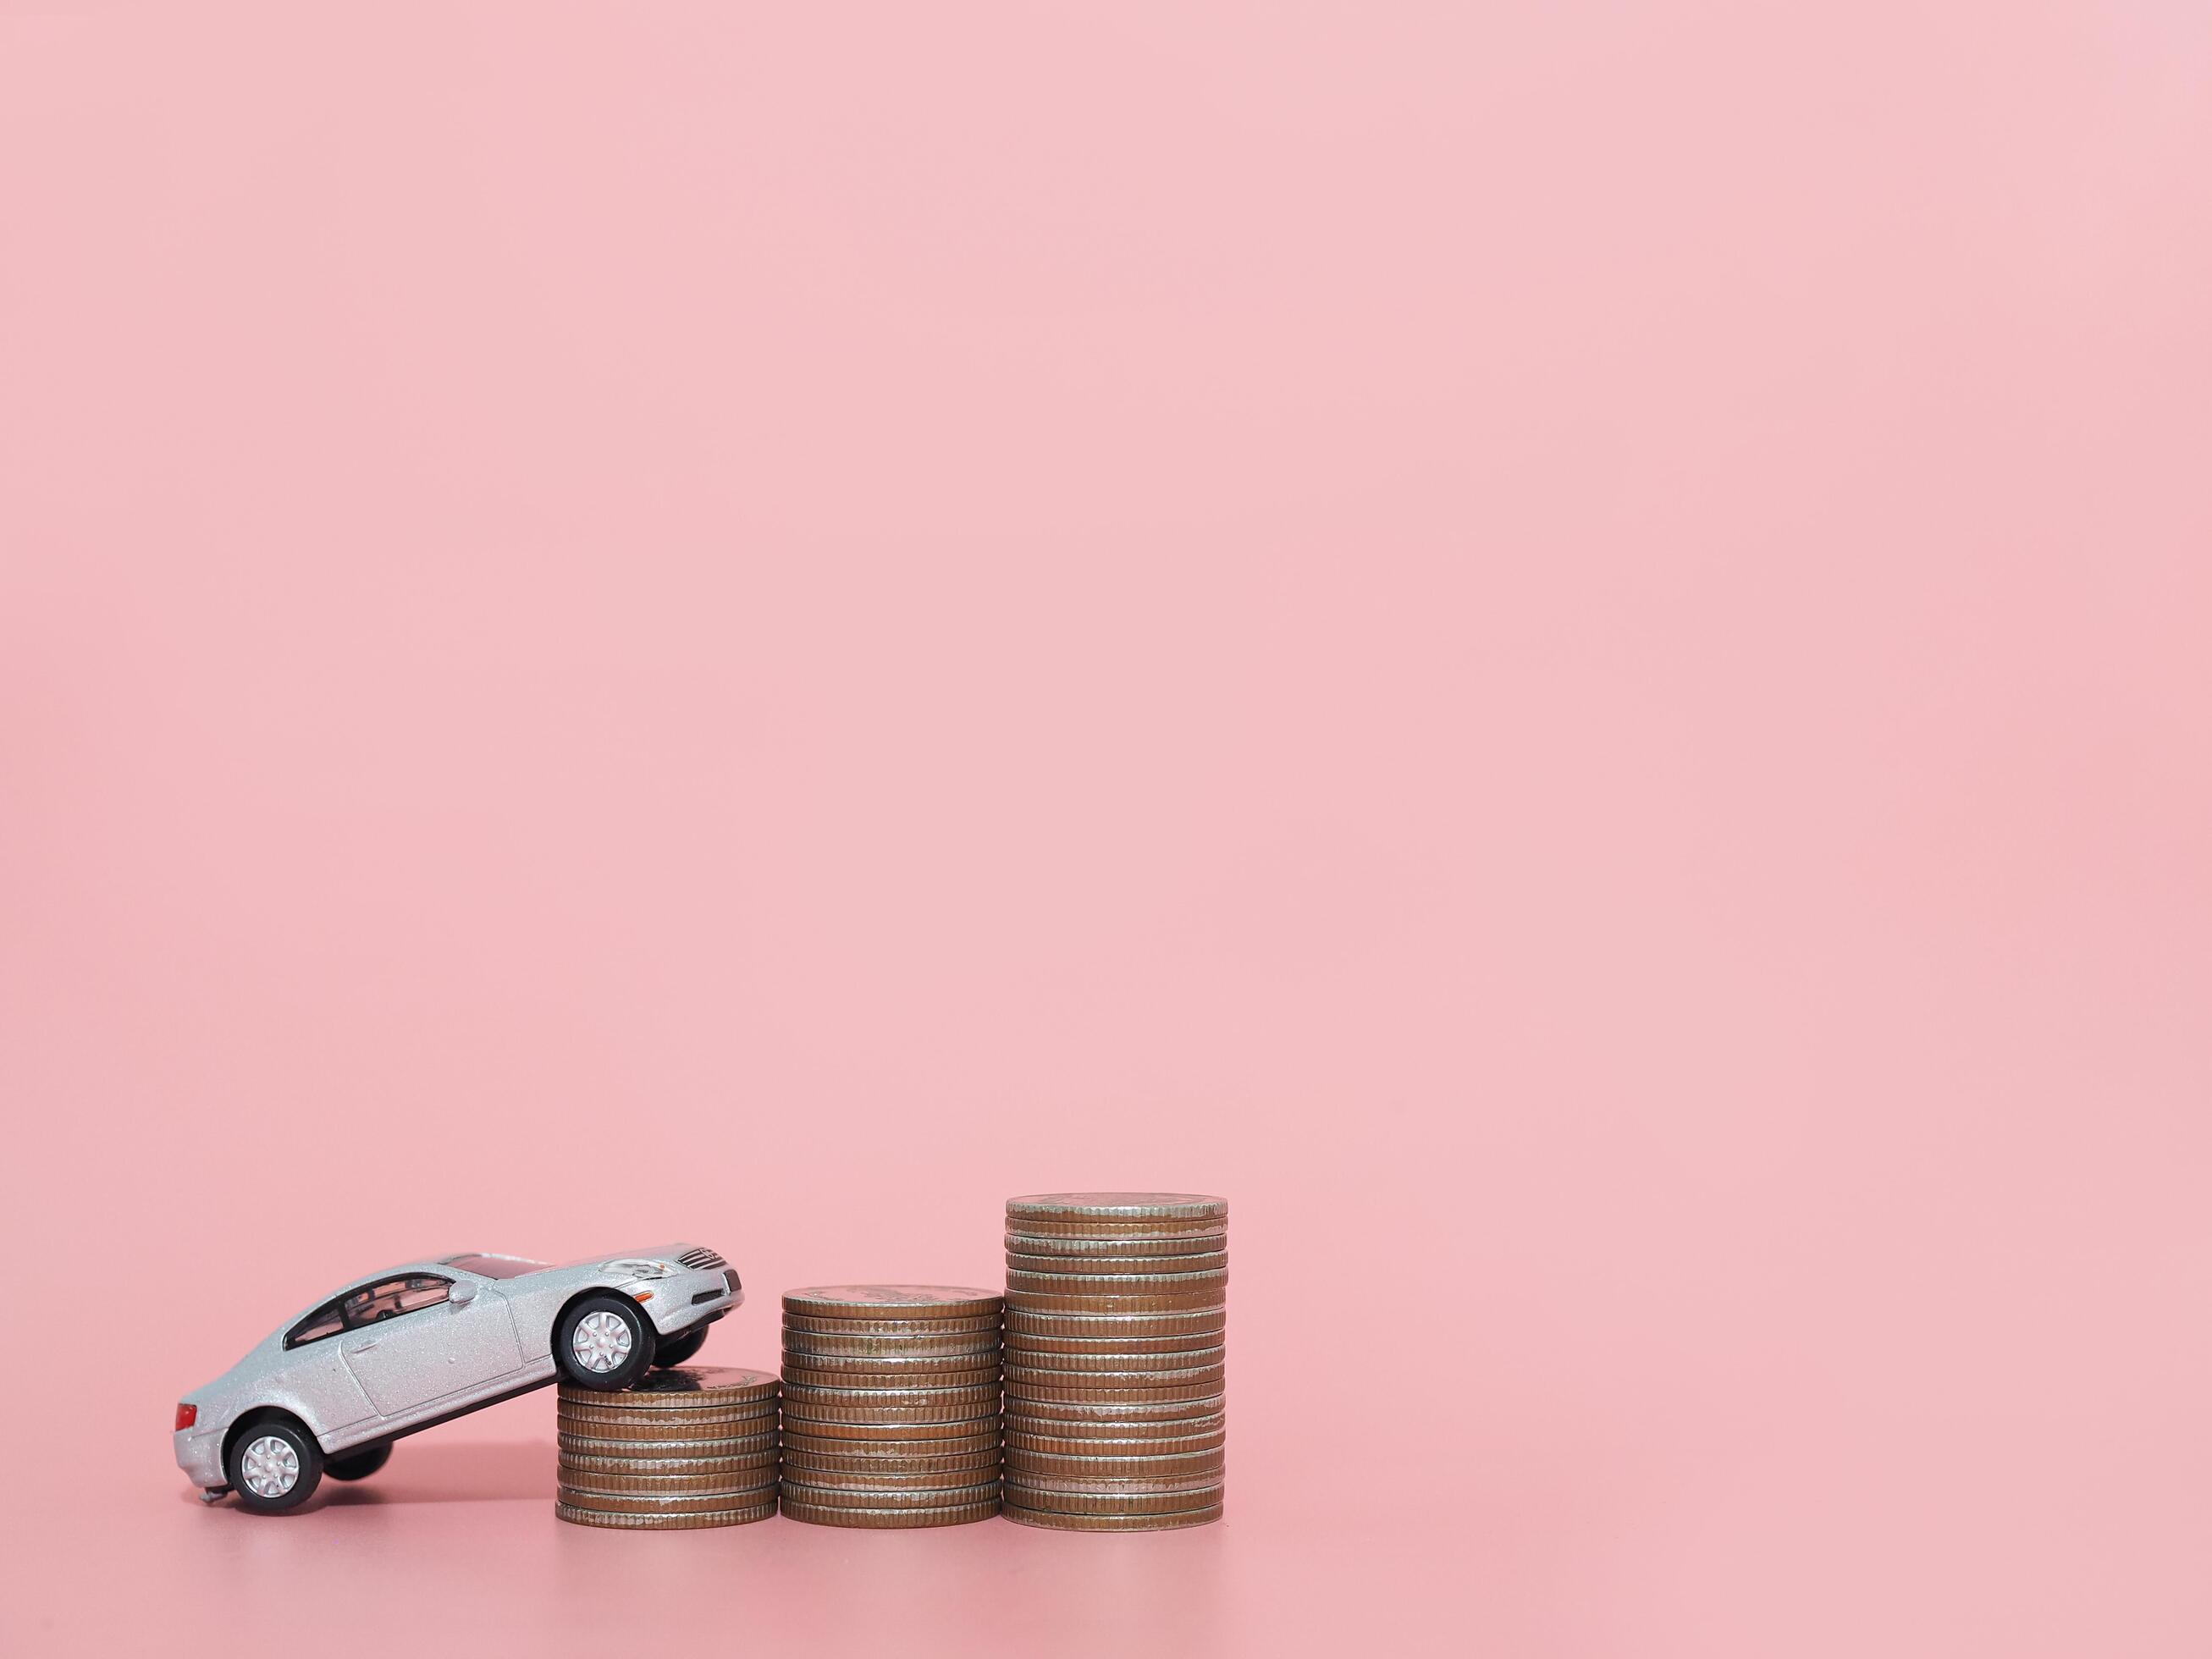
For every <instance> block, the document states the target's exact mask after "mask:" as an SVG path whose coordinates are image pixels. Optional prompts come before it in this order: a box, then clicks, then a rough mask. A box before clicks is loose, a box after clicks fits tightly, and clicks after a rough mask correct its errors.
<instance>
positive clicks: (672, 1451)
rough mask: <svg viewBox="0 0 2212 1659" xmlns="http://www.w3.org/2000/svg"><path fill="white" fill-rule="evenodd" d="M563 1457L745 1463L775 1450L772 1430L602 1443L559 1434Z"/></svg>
mask: <svg viewBox="0 0 2212 1659" xmlns="http://www.w3.org/2000/svg"><path fill="white" fill-rule="evenodd" d="M556 1440H557V1442H558V1443H559V1445H560V1448H561V1455H562V1456H563V1457H571V1456H573V1457H606V1458H614V1459H616V1460H617V1461H619V1462H632V1463H643V1462H656V1463H659V1462H682V1461H686V1460H690V1461H695V1462H713V1461H716V1460H720V1459H725V1458H735V1459H738V1460H739V1461H741V1462H742V1461H744V1460H747V1459H749V1458H750V1456H751V1455H752V1454H754V1453H755V1452H759V1451H769V1452H773V1451H774V1450H775V1443H776V1433H775V1430H774V1429H773V1428H770V1429H769V1430H768V1431H766V1432H764V1433H762V1434H746V1435H737V1436H733V1437H730V1438H727V1439H723V1440H663V1439H660V1438H659V1437H653V1438H652V1439H647V1440H605V1439H601V1438H600V1437H599V1436H597V1435H587V1434H562V1435H559V1436H556Z"/></svg>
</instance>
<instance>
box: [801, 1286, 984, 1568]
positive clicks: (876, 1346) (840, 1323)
mask: <svg viewBox="0 0 2212 1659" xmlns="http://www.w3.org/2000/svg"><path fill="white" fill-rule="evenodd" d="M1003 1305H1004V1304H1003V1301H1002V1299H1001V1298H1000V1297H999V1296H998V1294H997V1293H996V1292H994V1291H976V1290H965V1289H962V1288H960V1287H957V1286H954V1285H821V1286H817V1287H815V1288H813V1289H811V1290H803V1291H786V1292H785V1293H784V1297H783V1512H784V1514H786V1515H787V1516H790V1517H791V1518H792V1519H793V1521H811V1522H817V1524H819V1525H822V1526H825V1527H951V1526H957V1525H959V1524H960V1523H962V1522H967V1521H981V1520H984V1519H986V1518H987V1517H988V1516H994V1515H996V1514H997V1513H998V1512H999V1387H1000V1383H999V1344H1000V1313H1001V1310H1002V1308H1003Z"/></svg>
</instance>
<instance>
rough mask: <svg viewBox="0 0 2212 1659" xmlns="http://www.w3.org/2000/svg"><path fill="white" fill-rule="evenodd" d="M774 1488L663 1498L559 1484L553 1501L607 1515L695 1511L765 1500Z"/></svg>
mask: <svg viewBox="0 0 2212 1659" xmlns="http://www.w3.org/2000/svg"><path fill="white" fill-rule="evenodd" d="M774 1495H775V1486H774V1484H773V1483H769V1484H766V1485H763V1486H757V1487H753V1488H750V1489H749V1490H747V1491H745V1492H682V1493H678V1494H675V1495H673V1496H671V1497H665V1498H641V1497H639V1496H637V1495H636V1494H635V1493H633V1492H582V1491H580V1490H578V1489H577V1488H576V1487H574V1486H562V1487H561V1488H559V1492H558V1499H557V1501H559V1502H561V1503H563V1504H568V1505H569V1506H570V1507H572V1508H574V1509H580V1510H600V1511H602V1512H603V1513H605V1514H608V1515H697V1514H700V1513H702V1511H708V1512H710V1511H713V1510H737V1509H744V1508H745V1507H746V1506H747V1505H748V1504H762V1503H765V1502H767V1501H768V1499H769V1498H771V1497H773V1496H774Z"/></svg>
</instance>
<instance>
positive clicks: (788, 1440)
mask: <svg viewBox="0 0 2212 1659" xmlns="http://www.w3.org/2000/svg"><path fill="white" fill-rule="evenodd" d="M982 1433H988V1436H994V1437H995V1436H998V1409H995V1407H994V1409H991V1411H988V1413H987V1416H980V1418H898V1416H890V1418H887V1416H865V1418H849V1416H841V1418H785V1420H783V1444H792V1443H803V1440H963V1437H969V1436H982Z"/></svg>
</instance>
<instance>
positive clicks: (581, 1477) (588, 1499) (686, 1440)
mask: <svg viewBox="0 0 2212 1659" xmlns="http://www.w3.org/2000/svg"><path fill="white" fill-rule="evenodd" d="M775 1406H776V1380H775V1377H773V1376H769V1374H768V1373H767V1372H766V1371H750V1370H738V1369H737V1368H735V1367H733V1366H727V1365H675V1366H671V1367H670V1368H669V1369H668V1370H662V1371H648V1372H647V1373H646V1375H645V1376H644V1378H643V1379H642V1380H641V1382H639V1383H638V1384H637V1385H636V1386H635V1388H630V1389H623V1390H621V1391H620V1392H618V1393H614V1394H601V1393H598V1392H596V1391H594V1390H592V1389H579V1388H574V1387H572V1386H571V1385H570V1384H568V1383H562V1384H561V1399H560V1406H559V1411H560V1419H559V1420H560V1435H561V1472H560V1482H561V1488H560V1495H559V1497H558V1498H557V1499H556V1501H555V1503H554V1505H553V1512H554V1514H556V1515H557V1516H560V1517H561V1518H562V1520H563V1521H574V1522H577V1523H578V1524H580V1525H582V1526H586V1527H632V1528H643V1529H646V1530H648V1531H655V1532H665V1531H674V1530H678V1529H682V1528H692V1527H734V1526H738V1525H739V1524H741V1523H742V1522H747V1521H765V1520H766V1519H768V1517H769V1516H771V1515H774V1514H775V1478H776V1427H775Z"/></svg>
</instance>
